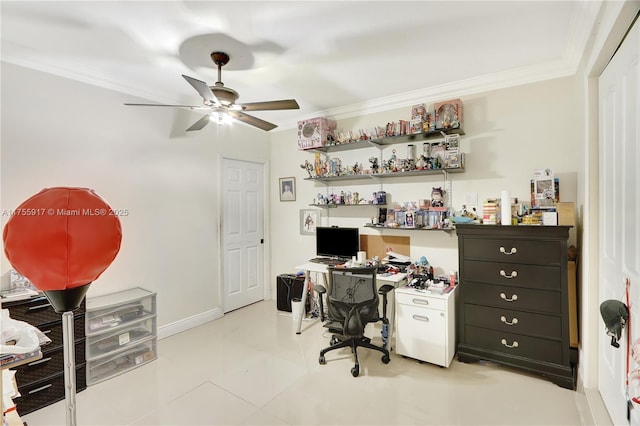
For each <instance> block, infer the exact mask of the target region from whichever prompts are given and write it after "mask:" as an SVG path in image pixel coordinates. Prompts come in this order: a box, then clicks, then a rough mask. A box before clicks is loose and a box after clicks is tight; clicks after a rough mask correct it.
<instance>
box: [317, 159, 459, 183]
mask: <svg viewBox="0 0 640 426" xmlns="http://www.w3.org/2000/svg"><path fill="white" fill-rule="evenodd" d="M463 158H464V157H463ZM463 165H464V162H463ZM464 172H465V168H464V167H455V168H443V169H425V170H411V171H408V172H391V173H367V174H362V175H342V176H324V177H309V178H304V180H309V181H314V182H334V181H339V180H358V179H389V178H398V177H411V176H426V175H437V174H441V173H464Z"/></svg>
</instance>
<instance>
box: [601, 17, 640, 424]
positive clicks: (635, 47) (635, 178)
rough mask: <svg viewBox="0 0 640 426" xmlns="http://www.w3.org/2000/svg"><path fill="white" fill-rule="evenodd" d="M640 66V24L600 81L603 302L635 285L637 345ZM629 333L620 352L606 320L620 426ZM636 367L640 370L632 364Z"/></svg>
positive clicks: (610, 404)
mask: <svg viewBox="0 0 640 426" xmlns="http://www.w3.org/2000/svg"><path fill="white" fill-rule="evenodd" d="M639 62H640V24H639V23H637V22H636V24H635V25H634V27H633V28H632V29H631V31H630V32H629V34H628V35H627V37H626V39H625V40H624V41H623V43H622V45H621V46H620V48H619V49H618V52H617V53H616V54H615V56H614V57H613V59H612V60H611V62H610V63H609V65H607V68H606V69H605V71H604V72H603V73H602V75H601V76H600V79H599V98H600V111H599V114H600V178H599V181H600V188H599V191H600V209H599V213H600V259H601V260H600V261H601V263H600V280H599V281H600V302H602V301H604V300H608V299H616V300H621V301H624V300H625V279H627V278H628V279H629V280H630V282H631V295H630V300H631V313H630V316H631V327H630V330H631V338H632V341H635V340H637V339H638V338H639V337H640V309H639V308H640V292H639V291H638V288H639V287H640V223H639V216H638V214H639V212H640V197H638V194H639V193H640V173H639V172H638V170H637V169H638V167H639V166H640V149H639V147H638V145H639V144H640V126H639V124H638V121H639V117H640V64H639ZM626 331H628V330H626ZM626 331H625V334H624V335H623V336H622V338H621V342H620V348H619V349H616V348H614V347H613V346H611V341H610V339H609V338H608V337H607V336H606V335H605V331H604V323H603V322H602V321H601V332H600V336H601V337H600V344H599V351H600V353H599V372H598V387H599V390H600V394H601V396H602V399H603V401H604V403H605V406H606V407H607V410H608V411H609V415H610V416H611V419H612V421H613V422H614V424H616V425H626V424H629V421H628V420H627V396H626V381H625V376H626V351H627V344H626V337H627V336H626ZM630 368H631V369H634V368H640V365H637V364H635V363H634V361H633V360H631V365H630ZM631 396H640V395H631ZM631 415H632V417H631V421H630V423H631V424H632V425H638V424H640V405H637V404H636V405H635V408H634V409H633V410H632V411H631Z"/></svg>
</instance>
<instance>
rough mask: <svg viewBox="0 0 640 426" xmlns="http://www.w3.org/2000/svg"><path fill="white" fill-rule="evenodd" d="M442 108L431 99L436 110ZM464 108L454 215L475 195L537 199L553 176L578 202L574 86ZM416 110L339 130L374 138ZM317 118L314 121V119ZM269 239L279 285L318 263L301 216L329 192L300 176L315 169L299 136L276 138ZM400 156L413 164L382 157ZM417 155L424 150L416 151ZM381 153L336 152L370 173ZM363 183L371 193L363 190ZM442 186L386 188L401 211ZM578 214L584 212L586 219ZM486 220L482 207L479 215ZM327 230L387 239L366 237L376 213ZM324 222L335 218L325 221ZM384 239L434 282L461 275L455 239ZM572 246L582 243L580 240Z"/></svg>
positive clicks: (495, 96)
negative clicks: (281, 181)
mask: <svg viewBox="0 0 640 426" xmlns="http://www.w3.org/2000/svg"><path fill="white" fill-rule="evenodd" d="M441 100H444V99H431V100H430V99H425V100H424V102H425V103H427V104H432V103H433V102H434V101H441ZM462 101H463V104H464V130H465V133H466V135H465V136H463V137H462V139H461V147H462V150H463V151H464V152H465V153H466V170H467V171H466V173H463V174H452V175H451V179H452V192H453V197H452V199H453V206H454V208H456V209H460V208H461V206H462V204H464V200H465V194H466V193H477V194H478V202H479V204H481V203H482V200H483V199H485V198H488V197H499V196H500V191H501V190H503V189H506V190H508V191H509V192H510V193H511V195H512V196H513V197H518V198H520V199H524V200H529V199H530V189H529V188H530V186H529V185H530V183H529V182H530V179H531V177H532V174H533V170H534V169H536V168H543V167H544V168H547V167H549V168H551V169H553V170H554V171H555V173H556V175H557V176H558V177H559V178H560V197H561V200H562V201H573V202H576V201H577V194H576V192H577V178H578V175H581V174H582V167H583V164H582V160H581V155H580V153H581V152H582V148H581V146H582V143H583V139H584V133H583V129H582V124H581V121H580V120H581V113H582V105H583V97H582V91H581V86H580V81H579V80H578V79H577V78H562V79H557V80H550V81H546V82H541V83H535V84H528V85H524V86H519V87H513V88H508V89H501V90H495V91H490V92H486V93H480V94H475V95H470V96H467V97H462ZM410 108H411V106H410V105H407V107H406V108H404V109H401V110H393V111H387V112H381V113H375V114H370V115H363V116H361V117H356V118H350V119H344V120H339V121H338V128H339V129H353V130H357V129H359V128H369V127H372V126H374V125H384V124H385V123H387V122H388V121H396V120H398V119H407V118H408V115H409V113H410ZM309 118H311V117H309ZM271 144H272V152H271V164H272V169H271V173H272V176H271V183H272V197H271V206H272V209H271V230H272V240H271V242H272V245H271V247H272V250H271V253H272V258H271V267H272V275H273V276H272V277H271V281H272V282H275V276H276V275H278V274H280V273H285V272H292V271H295V268H294V267H295V265H298V264H301V263H304V262H305V261H306V260H307V259H309V258H310V257H312V256H313V255H314V254H315V242H314V241H315V240H314V237H313V236H306V235H305V236H302V235H300V234H299V210H300V209H303V208H309V204H310V203H312V202H313V199H314V198H315V196H316V194H317V193H318V192H322V193H324V192H325V190H326V189H325V186H324V185H323V184H320V183H314V182H310V181H305V180H304V178H305V176H307V174H306V171H305V170H304V169H302V168H301V167H300V164H302V163H304V161H305V160H309V161H311V162H313V154H312V153H310V152H302V151H299V150H298V148H297V133H296V131H295V130H291V131H286V132H280V133H275V134H273V135H272V136H271ZM391 149H396V150H397V155H398V157H399V158H404V157H405V156H406V147H405V145H394V146H392V147H389V148H385V151H384V156H385V158H389V155H390V154H391V152H390V150H391ZM417 149H418V150H420V149H421V146H420V147H417ZM377 152H378V150H377V149H376V148H370V149H369V148H368V149H366V150H357V151H355V150H354V151H346V152H339V153H337V154H333V155H336V156H338V157H340V158H341V159H342V160H343V164H344V163H347V164H353V162H355V161H358V162H362V163H364V166H365V167H369V162H368V158H369V157H370V156H371V155H375V154H376V153H377ZM285 176H295V177H296V182H297V199H296V201H295V202H280V201H279V200H278V192H277V184H278V178H279V177H285ZM363 182H365V183H363ZM442 183H443V180H442V178H441V177H440V176H427V177H422V178H410V179H406V178H396V179H386V180H384V181H383V183H382V185H383V189H384V190H385V191H387V193H388V194H389V195H390V196H391V199H392V200H393V201H394V202H402V201H411V200H417V199H419V198H430V193H431V188H432V187H433V186H440V185H442ZM379 187H380V185H379V184H378V183H370V182H369V181H351V182H349V181H340V182H337V183H335V184H332V186H331V187H330V188H331V190H335V191H338V192H339V191H340V190H343V189H344V190H345V191H347V190H349V191H358V192H360V194H365V196H367V197H368V196H369V194H370V193H371V192H372V190H375V189H376V188H377V189H379ZM579 208H580V206H577V209H579ZM478 210H479V211H481V205H479V206H478ZM322 212H323V215H324V216H323V222H322V224H323V225H339V226H360V227H361V232H362V233H366V234H377V233H378V232H380V231H376V230H372V229H366V228H362V225H363V224H364V223H365V222H367V221H369V220H370V217H371V216H373V215H375V214H376V211H375V208H374V207H357V208H348V209H340V208H338V209H331V210H329V211H327V210H322ZM327 213H328V214H329V215H330V217H327ZM382 232H384V234H385V235H386V234H390V235H407V236H410V237H411V256H412V258H416V259H417V258H418V257H420V256H422V255H425V256H426V257H427V259H429V261H430V263H431V264H432V265H434V267H435V268H436V273H447V272H448V271H449V270H451V269H453V270H457V269H458V258H457V256H458V253H457V238H456V236H455V233H451V234H449V233H445V232H424V231H420V232H416V231H414V232H411V231H400V230H385V231H382ZM571 243H575V233H573V234H572V241H571Z"/></svg>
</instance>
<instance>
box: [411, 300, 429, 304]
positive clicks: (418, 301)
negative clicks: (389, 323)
mask: <svg viewBox="0 0 640 426" xmlns="http://www.w3.org/2000/svg"><path fill="white" fill-rule="evenodd" d="M411 301H412V302H413V303H415V304H416V305H428V304H429V301H428V300H425V299H411Z"/></svg>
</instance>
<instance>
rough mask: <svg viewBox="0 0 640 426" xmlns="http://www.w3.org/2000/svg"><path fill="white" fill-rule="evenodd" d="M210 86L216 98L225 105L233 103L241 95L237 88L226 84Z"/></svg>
mask: <svg viewBox="0 0 640 426" xmlns="http://www.w3.org/2000/svg"><path fill="white" fill-rule="evenodd" d="M209 88H210V89H211V91H212V92H213V94H214V95H215V96H216V98H218V101H220V103H221V104H222V105H225V106H229V105H232V104H233V103H235V101H236V100H237V99H238V97H239V96H240V95H239V94H238V92H236V91H235V90H233V89H229V88H228V87H224V86H218V85H217V84H216V85H215V86H209Z"/></svg>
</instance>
